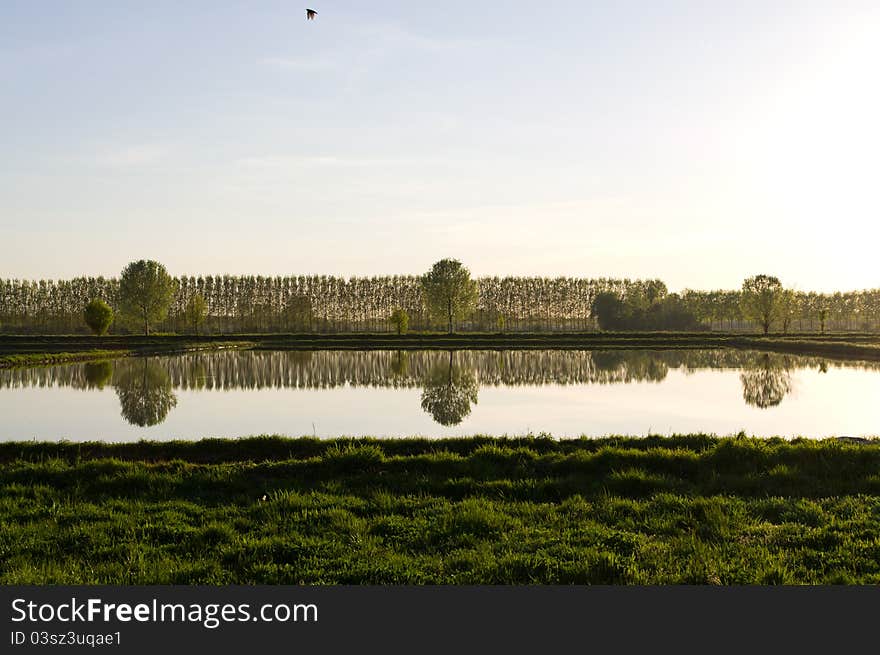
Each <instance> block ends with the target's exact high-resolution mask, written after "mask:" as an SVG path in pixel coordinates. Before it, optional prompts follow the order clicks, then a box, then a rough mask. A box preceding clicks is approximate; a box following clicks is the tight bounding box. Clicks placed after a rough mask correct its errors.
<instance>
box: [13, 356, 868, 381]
mask: <svg viewBox="0 0 880 655" xmlns="http://www.w3.org/2000/svg"><path fill="white" fill-rule="evenodd" d="M448 359H449V355H448V352H446V351H413V352H403V351H315V352H296V351H287V352H279V351H273V352H269V351H265V352H264V351H246V352H241V351H239V352H217V353H195V354H188V355H179V356H174V357H162V358H155V359H151V361H157V362H159V363H160V364H161V366H162V368H163V369H164V370H165V371H166V372H167V374H168V376H169V378H170V381H171V385H172V387H174V388H176V389H207V390H211V389H224V390H227V389H265V388H304V389H328V388H333V387H339V386H344V385H349V386H377V387H421V386H423V383H424V380H425V379H426V378H428V377H430V375H431V372H432V371H433V370H434V369H435V368H436V367H437V366H438V365H441V364H444V363H445V362H446V361H447V360H448ZM131 361H133V360H119V361H118V362H117V363H116V367H117V369H120V370H121V368H123V367H124V366H125V365H128V364H129V363H130V362H131ZM453 362H454V365H455V367H460V368H461V369H462V370H465V369H466V370H468V371H470V372H471V374H472V375H473V376H474V378H475V380H476V381H477V383H478V384H479V385H480V386H492V385H506V386H511V385H539V384H617V383H624V382H660V381H662V380H664V379H665V378H666V376H667V375H668V373H669V370H670V369H678V370H682V371H684V372H685V373H691V372H694V371H696V370H700V369H706V368H728V369H731V368H732V369H744V370H751V369H752V368H754V367H755V366H769V367H771V368H774V369H782V370H787V371H791V370H794V369H797V368H821V367H822V366H825V367H827V366H828V365H829V362H827V361H825V360H822V359H818V358H807V357H798V356H794V355H777V354H761V353H755V352H744V351H737V350H677V351H651V350H635V351H634V350H606V351H574V350H568V351H563V350H508V351H456V352H454V353H453ZM830 365H832V366H837V365H841V364H840V363H830ZM845 365H846V366H859V367H867V368H873V369H875V370H880V365H878V364H867V363H866V364H857V363H846V364H845ZM89 366H91V367H96V366H97V367H101V366H105V367H107V368H106V371H105V379H104V380H103V382H102V384H105V385H106V384H111V385H112V384H114V382H113V380H111V379H110V378H109V377H108V376H109V375H111V374H112V371H113V366H112V365H111V364H109V363H106V364H91V365H83V364H72V365H65V366H54V367H46V368H30V369H14V370H5V371H0V388H2V387H7V388H8V387H52V386H71V387H75V388H79V389H89V388H93V387H95V386H96V382H95V379H96V378H95V373H94V371H93V370H92V369H89V368H88V367H89ZM90 371H92V372H90Z"/></svg>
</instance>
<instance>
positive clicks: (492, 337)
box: [0, 332, 880, 368]
mask: <svg viewBox="0 0 880 655" xmlns="http://www.w3.org/2000/svg"><path fill="white" fill-rule="evenodd" d="M715 348H735V349H738V350H761V351H767V352H778V353H786V354H793V355H805V356H819V357H827V358H829V359H850V360H864V361H880V335H876V334H855V333H854V334H834V335H825V336H823V335H816V334H792V335H769V336H764V335H743V334H735V333H705V332H699V333H671V332H644V333H642V332H590V333H572V334H567V333H565V334H564V333H559V334H542V333H522V334H493V333H479V334H474V333H465V334H455V335H448V334H406V335H389V334H334V335H325V334H249V335H201V336H189V335H156V336H134V335H131V336H109V337H83V336H46V335H34V336H29V335H5V336H4V335H0V368H14V367H21V366H41V365H49V364H58V363H65V362H84V361H96V360H101V359H110V358H115V357H128V356H146V355H174V354H180V353H186V352H199V351H208V350H220V349H237V350H515V349H523V350H613V349H632V350H676V349H715Z"/></svg>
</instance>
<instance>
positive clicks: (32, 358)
mask: <svg viewBox="0 0 880 655" xmlns="http://www.w3.org/2000/svg"><path fill="white" fill-rule="evenodd" d="M130 354H131V351H130V350H87V351H81V352H73V353H69V352H42V353H26V354H17V355H0V368H17V367H19V366H50V365H53V364H69V363H71V362H90V361H96V360H103V359H113V358H116V357H127V356H129V355H130Z"/></svg>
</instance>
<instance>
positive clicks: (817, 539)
mask: <svg viewBox="0 0 880 655" xmlns="http://www.w3.org/2000/svg"><path fill="white" fill-rule="evenodd" d="M264 497H265V500H263V498H264ZM0 582H3V583H5V584H45V583H64V584H76V583H85V584H92V583H103V584H157V583H159V584H196V583H202V584H251V583H267V584H296V583H305V584H511V583H519V584H530V583H538V584H544V583H559V584H596V583H599V584H670V583H671V584H680V583H686V584H777V583H786V584H816V583H872V584H873V583H878V582H880V443H870V444H849V443H841V442H837V441H833V440H826V441H819V442H815V441H810V440H795V441H785V440H781V439H768V440H760V439H747V438H715V437H708V436H702V435H694V436H682V437H648V438H644V439H632V438H608V439H598V440H589V439H582V440H574V441H555V440H551V439H545V438H519V439H492V438H488V437H475V438H473V439H442V440H427V439H404V440H372V439H366V440H346V439H341V440H329V441H320V440H316V439H282V438H271V437H265V438H254V439H246V440H207V441H202V442H171V443H146V442H142V443H135V444H118V445H114V444H100V443H91V444H82V445H78V444H71V443H5V444H0Z"/></svg>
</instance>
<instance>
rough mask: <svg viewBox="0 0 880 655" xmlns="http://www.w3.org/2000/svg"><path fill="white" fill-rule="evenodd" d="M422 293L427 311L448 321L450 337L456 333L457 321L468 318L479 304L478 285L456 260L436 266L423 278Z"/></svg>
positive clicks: (441, 262)
mask: <svg viewBox="0 0 880 655" xmlns="http://www.w3.org/2000/svg"><path fill="white" fill-rule="evenodd" d="M422 292H423V294H424V299H425V305H427V307H428V310H429V311H430V312H431V313H432V314H433V315H434V316H437V317H442V318H444V319H445V320H446V323H447V326H448V328H449V333H450V334H452V333H453V332H454V331H455V322H456V321H457V320H461V319H463V318H465V317H466V316H468V315H469V314H470V313H471V312H472V311H473V310H474V307H475V306H476V304H477V283H476V282H475V281H474V280H472V279H471V274H470V271H468V269H466V268H465V267H464V266H462V264H461V262H459V261H458V260H455V259H442V260H440V261H439V262H437V263H436V264H434V266H433V267H432V268H431V270H430V271H428V273H426V274H425V275H423V276H422Z"/></svg>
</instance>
